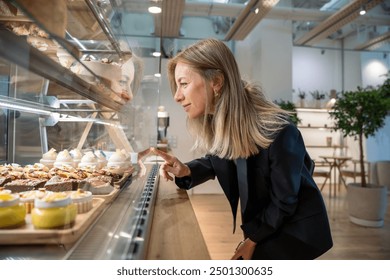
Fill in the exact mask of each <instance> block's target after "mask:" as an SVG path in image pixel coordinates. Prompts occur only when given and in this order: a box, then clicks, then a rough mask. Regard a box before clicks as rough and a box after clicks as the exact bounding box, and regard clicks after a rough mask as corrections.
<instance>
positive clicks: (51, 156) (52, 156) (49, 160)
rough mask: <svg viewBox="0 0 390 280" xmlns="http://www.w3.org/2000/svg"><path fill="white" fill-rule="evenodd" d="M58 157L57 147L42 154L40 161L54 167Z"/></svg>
mask: <svg viewBox="0 0 390 280" xmlns="http://www.w3.org/2000/svg"><path fill="white" fill-rule="evenodd" d="M56 158H57V152H56V150H55V149H53V148H51V149H50V151H48V152H47V153H44V154H43V155H42V158H41V159H40V161H39V162H40V163H42V164H44V165H46V166H47V167H48V168H53V166H54V162H55V161H56Z"/></svg>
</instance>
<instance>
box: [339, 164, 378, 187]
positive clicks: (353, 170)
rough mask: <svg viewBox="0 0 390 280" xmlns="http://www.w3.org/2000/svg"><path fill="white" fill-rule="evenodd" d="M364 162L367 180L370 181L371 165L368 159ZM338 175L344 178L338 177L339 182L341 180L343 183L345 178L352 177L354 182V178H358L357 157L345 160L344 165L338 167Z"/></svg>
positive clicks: (358, 166)
mask: <svg viewBox="0 0 390 280" xmlns="http://www.w3.org/2000/svg"><path fill="white" fill-rule="evenodd" d="M364 164H365V166H364V167H365V168H364V169H365V174H366V177H367V182H370V172H371V165H370V162H368V161H365V162H364ZM340 176H342V178H343V179H344V180H341V178H340V179H339V182H340V181H343V183H346V178H352V179H353V182H354V183H356V178H358V179H359V178H360V161H359V160H357V159H352V160H350V161H347V162H346V163H345V165H344V166H343V167H342V168H340Z"/></svg>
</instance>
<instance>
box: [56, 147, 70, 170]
mask: <svg viewBox="0 0 390 280" xmlns="http://www.w3.org/2000/svg"><path fill="white" fill-rule="evenodd" d="M64 166H70V167H73V158H72V156H71V155H70V153H69V151H68V150H66V149H65V150H63V151H61V152H59V153H58V155H57V157H56V161H55V162H54V167H57V168H62V167H64Z"/></svg>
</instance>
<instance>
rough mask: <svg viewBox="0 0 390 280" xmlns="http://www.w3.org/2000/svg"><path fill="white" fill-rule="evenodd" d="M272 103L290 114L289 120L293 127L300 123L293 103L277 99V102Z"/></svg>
mask: <svg viewBox="0 0 390 280" xmlns="http://www.w3.org/2000/svg"><path fill="white" fill-rule="evenodd" d="M274 103H275V104H277V105H278V106H279V107H280V108H282V109H283V110H286V111H290V112H292V114H291V116H290V118H291V121H292V122H293V123H294V124H295V125H298V124H299V123H300V122H301V119H300V118H298V113H297V108H296V107H295V104H294V103H292V102H291V101H286V100H282V99H279V101H277V100H275V101H274Z"/></svg>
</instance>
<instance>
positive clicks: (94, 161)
mask: <svg viewBox="0 0 390 280" xmlns="http://www.w3.org/2000/svg"><path fill="white" fill-rule="evenodd" d="M97 166H98V158H97V157H96V156H95V155H94V153H93V152H91V151H89V152H87V153H86V154H85V155H84V156H83V157H82V158H81V162H80V163H79V168H87V169H89V170H94V169H96V168H97Z"/></svg>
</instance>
